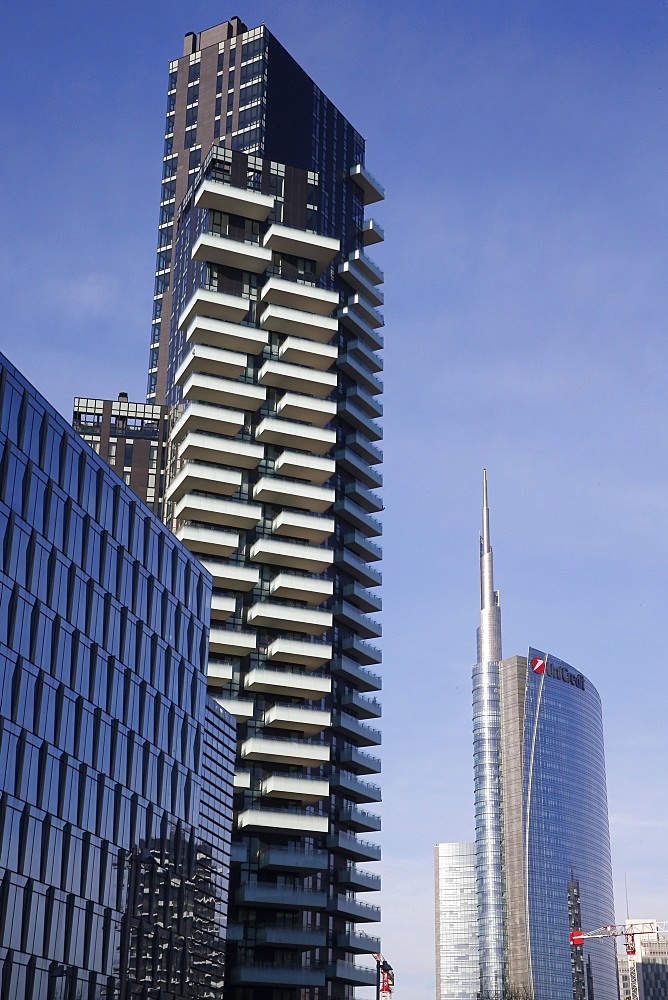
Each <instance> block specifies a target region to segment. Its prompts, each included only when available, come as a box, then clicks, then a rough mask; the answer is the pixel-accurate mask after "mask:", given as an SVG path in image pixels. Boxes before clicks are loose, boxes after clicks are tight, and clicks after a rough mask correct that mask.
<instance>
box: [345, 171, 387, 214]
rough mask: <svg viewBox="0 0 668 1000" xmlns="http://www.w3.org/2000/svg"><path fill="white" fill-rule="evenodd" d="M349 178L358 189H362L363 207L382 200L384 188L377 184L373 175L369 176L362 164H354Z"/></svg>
mask: <svg viewBox="0 0 668 1000" xmlns="http://www.w3.org/2000/svg"><path fill="white" fill-rule="evenodd" d="M350 176H351V177H352V179H353V180H354V181H355V183H356V184H357V185H358V187H360V188H361V189H362V193H363V195H364V204H365V205H373V204H374V203H375V202H377V201H383V200H384V198H385V188H384V187H383V186H382V184H379V182H378V181H377V180H376V178H375V177H374V176H373V174H370V173H369V171H368V170H367V169H366V167H365V166H363V164H361V163H356V164H355V165H354V166H352V167H351V168H350Z"/></svg>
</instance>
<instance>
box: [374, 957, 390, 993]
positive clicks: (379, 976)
mask: <svg viewBox="0 0 668 1000" xmlns="http://www.w3.org/2000/svg"><path fill="white" fill-rule="evenodd" d="M373 957H374V958H375V959H376V1000H390V998H391V996H392V987H393V986H394V969H393V968H392V966H391V965H390V963H389V962H386V961H385V959H384V958H383V956H382V955H381V954H380V952H378V953H377V954H375V955H374V956H373Z"/></svg>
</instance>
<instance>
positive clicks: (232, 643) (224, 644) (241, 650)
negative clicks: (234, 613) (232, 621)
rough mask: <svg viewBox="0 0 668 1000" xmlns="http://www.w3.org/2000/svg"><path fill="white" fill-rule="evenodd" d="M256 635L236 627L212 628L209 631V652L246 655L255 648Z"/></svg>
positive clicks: (225, 654)
mask: <svg viewBox="0 0 668 1000" xmlns="http://www.w3.org/2000/svg"><path fill="white" fill-rule="evenodd" d="M256 645H257V636H256V635H255V633H254V632H241V631H238V630H237V629H225V628H212V629H211V631H210V633H209V652H210V653H217V654H219V655H223V656H248V654H249V653H252V652H253V651H254V650H255V647H256Z"/></svg>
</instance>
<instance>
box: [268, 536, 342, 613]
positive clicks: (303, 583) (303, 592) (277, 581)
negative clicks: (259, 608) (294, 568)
mask: <svg viewBox="0 0 668 1000" xmlns="http://www.w3.org/2000/svg"><path fill="white" fill-rule="evenodd" d="M325 551H328V550H325ZM330 551H331V550H330ZM333 591H334V584H333V582H332V581H331V580H322V579H320V578H318V577H313V576H302V575H300V574H299V573H277V574H276V576H275V577H274V578H273V580H272V581H271V583H270V584H269V593H270V594H271V596H272V597H278V598H280V599H281V600H284V601H305V602H306V603H307V604H308V605H309V606H310V607H314V608H315V607H317V606H318V605H319V604H322V602H323V601H326V600H327V598H328V597H331V596H332V593H333Z"/></svg>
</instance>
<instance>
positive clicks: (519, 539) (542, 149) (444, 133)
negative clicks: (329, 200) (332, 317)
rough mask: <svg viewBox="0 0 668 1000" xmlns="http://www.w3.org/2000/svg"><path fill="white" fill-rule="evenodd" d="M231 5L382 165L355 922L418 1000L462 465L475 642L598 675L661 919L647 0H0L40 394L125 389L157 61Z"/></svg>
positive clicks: (660, 497)
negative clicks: (370, 857)
mask: <svg viewBox="0 0 668 1000" xmlns="http://www.w3.org/2000/svg"><path fill="white" fill-rule="evenodd" d="M232 14H238V15H239V16H241V17H242V18H243V19H244V20H245V21H246V23H248V24H249V25H253V24H256V23H259V22H261V21H262V20H265V21H266V23H267V24H268V25H269V27H270V28H271V30H272V31H273V32H274V33H275V34H276V35H277V36H278V38H279V39H280V40H281V41H282V42H283V44H284V45H285V46H286V47H287V48H288V49H289V50H290V51H291V52H292V53H293V54H294V56H295V57H296V58H297V59H298V60H299V61H300V62H301V63H302V64H303V65H304V66H305V68H306V69H307V71H308V72H310V73H311V75H313V76H314V78H315V79H317V81H318V83H319V85H320V86H321V87H322V89H323V90H324V91H325V92H326V93H327V94H328V95H329V96H330V98H331V99H332V100H333V101H334V102H335V103H336V104H337V105H338V106H339V108H340V109H341V110H342V111H343V112H344V113H345V114H346V115H347V116H348V117H349V118H350V119H351V120H352V121H353V122H354V123H355V125H356V126H357V127H358V128H359V130H360V131H361V132H362V133H363V134H364V135H365V136H366V138H367V165H368V166H369V168H370V169H371V171H372V172H373V173H374V174H375V175H376V176H377V177H378V178H379V179H381V181H382V182H383V183H384V184H385V186H386V190H387V195H388V197H387V201H386V203H385V204H384V205H383V206H374V211H373V214H374V215H375V216H376V217H377V218H378V220H379V221H380V222H381V224H382V225H383V226H384V227H385V230H386V234H387V245H386V247H384V248H382V249H381V250H380V251H379V252H378V253H374V254H373V256H375V257H376V259H377V260H378V262H379V263H380V264H381V266H383V267H384V269H385V272H386V282H387V284H386V297H387V308H386V310H385V315H386V345H387V346H386V371H385V385H386V420H385V429H386V441H385V454H386V465H385V482H386V490H385V502H386V514H385V525H386V537H385V553H386V558H385V564H384V569H385V575H386V586H385V613H384V625H385V638H384V648H385V667H384V677H385V682H384V695H383V697H384V706H385V719H384V724H383V729H384V752H383V757H384V770H385V774H384V778H383V790H384V805H383V816H384V824H385V830H384V833H383V837H382V840H383V845H384V852H385V860H384V862H383V864H382V873H383V879H384V892H383V898H384V921H383V949H384V951H385V953H386V955H387V957H388V959H389V960H390V962H391V963H392V964H393V965H394V966H395V969H396V971H397V982H398V990H397V995H398V996H406V997H409V996H410V997H411V1000H431V997H432V996H433V920H432V908H433V896H432V891H433V890H432V854H431V852H432V846H433V844H434V843H436V842H437V841H439V840H456V839H470V838H471V836H472V776H471V736H470V669H471V664H472V661H473V659H474V656H475V629H476V625H477V604H478V589H477V587H478V585H477V545H478V541H477V534H478V527H479V504H480V475H481V470H482V467H483V466H486V467H487V469H488V474H489V484H490V504H491V508H492V511H491V514H492V539H493V543H494V549H495V564H496V565H495V568H496V584H497V586H498V587H499V589H500V590H501V599H502V616H503V627H504V652H505V653H506V654H507V655H510V654H512V653H516V652H519V653H521V652H524V651H525V650H526V647H527V646H528V645H529V643H532V644H534V645H536V646H538V647H540V648H543V649H547V650H549V651H551V652H554V654H555V655H557V656H559V657H561V658H562V659H565V660H567V661H569V662H571V663H572V664H574V665H575V666H577V667H578V668H579V669H581V670H582V671H583V672H584V673H585V674H586V675H587V676H588V677H589V678H590V679H591V681H592V682H593V683H594V684H595V685H596V687H597V688H598V690H599V692H600V694H601V697H602V700H603V707H604V713H605V727H606V735H607V761H608V787H609V801H610V816H611V831H612V843H613V862H614V866H615V876H616V894H617V907H618V916H619V918H620V919H622V918H623V917H624V916H625V912H624V876H625V874H626V878H627V882H628V891H629V901H630V908H631V911H632V915H635V916H656V917H657V918H658V919H666V918H667V917H668V873H667V871H666V861H665V844H666V838H667V836H668V804H667V802H666V782H665V778H664V774H663V767H665V766H666V752H665V741H664V736H665V723H666V704H667V701H668V699H667V695H668V682H667V680H666V652H665V648H664V645H663V641H662V631H663V627H664V620H665V613H666V612H665V609H666V555H667V548H668V531H667V528H666V518H665V508H666V502H665V498H666V492H667V486H668V474H667V471H666V436H667V431H666V428H667V426H668V425H667V417H668V403H667V394H666V376H667V363H666V362H667V357H666V354H667V349H666V321H667V318H668V317H667V306H668V294H667V288H668V282H667V281H666V278H665V270H666V260H667V258H668V254H667V250H668V246H667V243H668V225H667V222H668V219H667V217H666V216H667V214H668V212H667V207H666V206H667V205H668V197H667V195H668V175H667V172H666V163H667V162H668V137H667V130H666V105H667V102H668V80H667V78H666V65H667V62H666V55H667V48H668V4H666V3H665V2H660V0H606V2H599V0H583V2H580V3H577V2H575V0H552V2H550V3H545V2H542V3H541V2H536V0H531V2H517V0H504V2H496V0H444V2H442V3H440V4H435V3H434V4H432V3H418V4H412V5H406V4H400V3H398V2H395V0H388V2H384V3H380V2H378V0H356V2H353V0H339V2H338V3H337V4H336V6H334V5H331V4H327V5H325V4H320V3H315V2H305V0H284V2H282V3H281V4H280V5H278V4H260V3H255V2H253V3H250V2H249V3H244V2H241V0H240V2H238V3H237V4H235V6H234V7H233V8H227V7H225V6H224V5H222V6H221V5H220V4H217V3H216V4H214V3H209V2H204V0H194V2H189V3H188V4H187V5H186V4H185V3H175V2H173V0H166V2H161V3H157V2H154V0H143V2H142V3H140V4H135V3H128V2H120V3H116V4H113V5H102V4H84V3H82V2H81V0H73V2H71V3H69V4H68V5H66V6H63V5H58V6H53V5H47V4H46V3H43V2H36V3H33V4H31V5H30V6H29V7H27V6H23V5H22V6H21V7H19V6H16V7H15V8H14V9H12V10H11V11H9V12H7V13H6V14H5V32H4V37H5V46H4V52H3V60H2V65H1V66H0V73H1V74H2V81H1V85H0V102H1V104H2V107H1V108H0V111H1V115H0V122H1V127H2V133H3V135H2V149H3V156H2V162H1V164H0V172H1V175H0V180H1V182H2V191H3V195H4V205H3V223H4V232H5V238H4V240H3V242H2V246H1V247H0V295H1V297H2V308H3V319H4V325H3V336H2V339H1V341H0V349H2V351H3V352H4V353H5V354H7V356H8V357H9V358H10V359H11V360H12V361H13V362H14V363H15V364H17V365H18V367H19V368H21V369H22V370H23V371H24V372H25V374H26V375H27V376H28V377H29V378H30V379H31V380H32V381H33V382H34V383H35V385H36V386H37V388H38V389H40V391H42V392H43V393H44V394H45V395H46V396H47V397H48V398H49V399H51V401H52V402H53V403H54V404H55V405H56V406H57V407H58V408H59V409H61V410H62V412H63V413H64V414H65V415H66V416H69V415H70V413H71V400H72V397H73V396H74V395H75V394H83V395H86V394H94V395H112V396H115V395H116V394H117V393H118V391H119V390H126V391H128V392H129V393H130V395H131V397H134V398H142V397H143V393H144V391H145V370H146V357H147V345H148V332H149V326H150V308H151V293H152V281H153V279H152V271H153V262H154V245H155V242H154V241H155V233H156V225H157V200H158V191H159V184H160V160H161V147H162V123H163V116H164V107H165V87H166V73H167V62H168V60H169V59H170V58H175V57H177V56H178V55H179V54H180V53H181V50H182V36H183V34H184V32H186V31H189V30H195V31H197V30H201V29H202V28H204V27H208V26H210V25H212V24H215V23H217V22H218V21H221V20H224V19H225V18H226V17H228V16H230V15H232ZM375 249H376V248H374V250H375ZM572 770H573V780H574V781H577V771H578V761H576V760H574V761H572Z"/></svg>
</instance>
